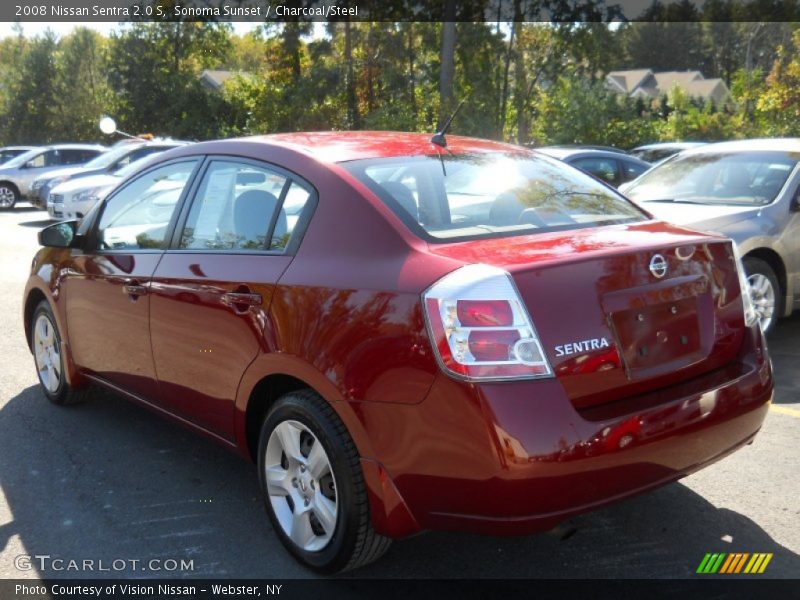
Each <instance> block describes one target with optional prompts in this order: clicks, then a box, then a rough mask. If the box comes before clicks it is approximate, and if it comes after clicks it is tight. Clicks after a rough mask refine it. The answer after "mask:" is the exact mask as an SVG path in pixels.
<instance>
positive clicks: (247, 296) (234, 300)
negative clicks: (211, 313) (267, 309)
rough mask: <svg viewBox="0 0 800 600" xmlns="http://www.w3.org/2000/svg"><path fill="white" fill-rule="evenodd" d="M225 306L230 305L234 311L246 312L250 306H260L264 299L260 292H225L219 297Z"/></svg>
mask: <svg viewBox="0 0 800 600" xmlns="http://www.w3.org/2000/svg"><path fill="white" fill-rule="evenodd" d="M220 302H222V303H223V304H224V305H225V306H230V307H231V308H233V309H234V310H235V311H236V312H238V313H242V312H247V309H248V308H250V307H251V306H260V305H261V304H262V303H263V302H264V299H263V298H262V297H261V294H254V293H252V292H226V293H224V294H222V297H221V298H220Z"/></svg>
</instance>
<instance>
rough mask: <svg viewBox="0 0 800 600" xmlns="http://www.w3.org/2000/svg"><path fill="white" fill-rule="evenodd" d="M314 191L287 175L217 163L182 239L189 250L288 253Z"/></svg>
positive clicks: (205, 179) (207, 175) (206, 177)
mask: <svg viewBox="0 0 800 600" xmlns="http://www.w3.org/2000/svg"><path fill="white" fill-rule="evenodd" d="M309 196H310V193H309V191H308V190H306V189H305V188H304V187H303V186H301V185H300V184H298V183H297V182H294V181H293V180H292V179H290V178H289V177H287V176H286V175H284V174H281V173H278V172H276V171H274V170H272V169H269V168H268V167H261V166H255V165H253V164H251V163H237V162H231V161H213V162H212V163H211V164H210V165H209V167H208V169H207V171H206V173H205V175H204V176H203V181H202V182H201V184H200V188H199V191H198V193H197V196H196V197H195V200H194V202H193V204H192V208H191V210H190V211H189V216H188V218H187V220H186V225H185V227H184V229H183V233H182V235H181V240H180V246H179V247H180V248H182V249H185V250H232V251H265V250H283V249H285V248H286V246H287V245H288V243H289V240H290V239H291V236H292V233H293V231H294V228H295V226H296V224H297V222H298V219H299V217H300V214H301V213H302V210H303V208H304V207H305V204H306V202H307V201H308V198H309Z"/></svg>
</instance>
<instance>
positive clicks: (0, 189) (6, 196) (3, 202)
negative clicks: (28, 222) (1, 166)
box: [0, 185, 17, 208]
mask: <svg viewBox="0 0 800 600" xmlns="http://www.w3.org/2000/svg"><path fill="white" fill-rule="evenodd" d="M16 200H17V195H16V194H15V193H14V190H12V189H11V188H10V187H8V186H5V185H3V186H0V207H3V208H8V207H10V206H14V203H15V202H16Z"/></svg>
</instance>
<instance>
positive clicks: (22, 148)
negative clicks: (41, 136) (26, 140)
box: [0, 146, 36, 150]
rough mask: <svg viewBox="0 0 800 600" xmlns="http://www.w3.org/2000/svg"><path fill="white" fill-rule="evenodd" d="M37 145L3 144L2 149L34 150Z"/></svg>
mask: <svg viewBox="0 0 800 600" xmlns="http://www.w3.org/2000/svg"><path fill="white" fill-rule="evenodd" d="M34 148H36V146H2V147H0V150H33V149H34Z"/></svg>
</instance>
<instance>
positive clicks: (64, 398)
mask: <svg viewBox="0 0 800 600" xmlns="http://www.w3.org/2000/svg"><path fill="white" fill-rule="evenodd" d="M40 317H45V318H47V320H48V321H49V323H50V327H52V331H53V335H54V336H55V339H56V344H57V345H58V347H59V348H60V347H61V333H60V332H59V331H58V325H57V324H56V319H55V317H54V316H53V310H52V309H51V308H50V304H49V303H48V302H47V301H46V300H42V301H41V302H40V303H39V304H38V306H37V307H36V310H34V311H33V317H31V323H30V328H31V351H32V352H33V355H34V358H33V363H34V367H35V368H36V372H37V375H39V367H38V364H37V363H36V345H37V339H36V330H35V328H36V324H37V322H38V321H39V318H40ZM58 363H59V364H58V372H59V374H60V376H59V383H58V387H57V388H56V389H54V390H50V389H48V388H47V386H46V385H45V384H44V382H43V381H42V376H41V375H39V387H40V388H41V390H42V392H43V393H44V395H45V396H46V397H47V399H48V400H50V402H52V403H53V404H57V405H59V406H68V405H72V404H79V403H81V402H85V401H86V400H88V399H89V397H90V395H91V392H92V389H91V388H90V387H87V388H84V389H80V390H76V389H74V388H72V387H71V386H70V385H69V384H68V383H67V381H66V377H65V376H64V352H63V351H59V353H58Z"/></svg>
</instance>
